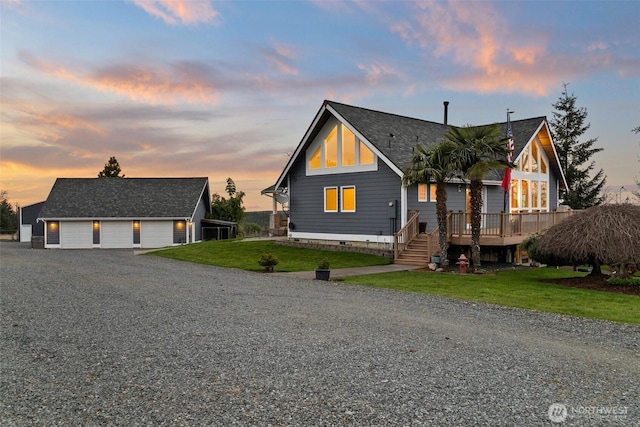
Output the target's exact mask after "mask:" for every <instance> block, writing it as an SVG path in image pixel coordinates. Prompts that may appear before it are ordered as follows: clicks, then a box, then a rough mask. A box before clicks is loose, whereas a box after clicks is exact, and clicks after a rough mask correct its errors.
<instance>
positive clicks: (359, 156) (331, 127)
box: [306, 119, 378, 175]
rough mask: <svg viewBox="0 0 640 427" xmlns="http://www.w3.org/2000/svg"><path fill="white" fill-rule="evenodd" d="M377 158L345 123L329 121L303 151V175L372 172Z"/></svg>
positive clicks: (376, 164) (375, 166)
mask: <svg viewBox="0 0 640 427" xmlns="http://www.w3.org/2000/svg"><path fill="white" fill-rule="evenodd" d="M377 168H378V158H377V156H376V155H375V154H374V152H373V150H372V149H371V148H370V147H368V146H367V144H366V143H365V142H364V141H362V140H360V139H359V138H358V137H357V135H356V134H355V133H354V132H353V131H352V130H351V129H350V128H349V127H348V126H347V125H345V124H343V123H341V122H339V121H338V120H336V119H333V120H329V121H328V122H327V124H326V125H325V126H324V128H323V129H322V131H321V132H320V133H319V134H318V136H317V137H316V138H315V140H314V141H313V143H311V145H309V147H308V148H307V150H306V174H307V175H326V174H336V173H349V172H364V171H374V170H377Z"/></svg>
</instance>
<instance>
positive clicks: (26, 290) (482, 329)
mask: <svg viewBox="0 0 640 427" xmlns="http://www.w3.org/2000/svg"><path fill="white" fill-rule="evenodd" d="M212 256H215V254H212ZM0 257H1V271H0V273H1V275H0V277H1V280H2V282H1V283H2V286H1V295H2V299H1V313H0V320H1V322H2V323H1V333H2V340H1V342H0V345H1V346H0V363H1V365H0V368H1V370H0V424H2V425H3V426H14V425H15V426H32V425H43V426H51V425H60V426H80V425H92V426H93V425H117V426H164V425H166V426H179V425H184V426H201V425H215V426H218V425H219V426H229V425H274V426H280V425H295V426H304V425H327V426H328V425H358V426H395V425H402V426H422V425H425V426H434V425H435V426H438V425H442V426H452V425H461V426H470V425H491V426H494V425H505V426H525V425H526V426H532V425H551V424H552V423H551V421H552V420H553V421H562V420H563V419H564V420H565V421H564V423H562V424H559V425H576V426H578V425H580V426H583V425H603V424H604V425H636V426H637V425H640V397H639V396H640V327H637V326H632V325H625V324H617V323H611V322H604V321H594V320H587V319H581V318H574V317H568V316H561V315H554V314H545V313H539V312H533V311H526V310H519V309H509V308H502V307H497V306H492V305H488V304H474V303H467V302H462V301H457V300H453V299H447V298H441V297H435V296H428V295H419V294H412V293H404V292H398V291H389V290H385V289H376V288H367V287H361V286H353V285H345V284H337V283H327V282H316V281H313V280H306V279H300V278H295V277H287V276H279V275H278V276H276V275H265V274H259V273H248V272H243V271H237V270H232V269H225V268H217V267H208V266H201V265H193V264H189V263H182V262H178V261H171V260H167V259H163V258H158V257H154V256H150V255H138V256H134V255H133V252H132V251H128V250H86V251H75V250H32V249H29V248H28V247H26V246H24V245H22V244H18V243H13V242H2V243H0ZM639 309H640V307H639ZM554 403H562V404H564V406H561V405H556V406H554V407H553V408H552V411H551V417H550V416H549V408H550V405H552V404H554ZM565 411H566V412H565Z"/></svg>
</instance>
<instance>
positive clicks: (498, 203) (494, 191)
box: [482, 185, 509, 213]
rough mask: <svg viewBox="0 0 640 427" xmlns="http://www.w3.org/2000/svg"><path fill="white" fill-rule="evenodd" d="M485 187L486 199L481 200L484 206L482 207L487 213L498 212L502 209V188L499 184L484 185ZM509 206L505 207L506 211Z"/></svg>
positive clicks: (503, 193)
mask: <svg viewBox="0 0 640 427" xmlns="http://www.w3.org/2000/svg"><path fill="white" fill-rule="evenodd" d="M485 188H486V189H487V199H486V200H483V201H482V202H483V203H484V205H485V206H486V209H484V211H485V212H487V213H499V212H503V211H504V195H505V192H504V189H503V188H502V187H501V186H499V185H488V186H485ZM508 211H509V207H507V212H508Z"/></svg>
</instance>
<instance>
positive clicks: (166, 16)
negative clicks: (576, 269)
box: [0, 0, 640, 211]
mask: <svg viewBox="0 0 640 427" xmlns="http://www.w3.org/2000/svg"><path fill="white" fill-rule="evenodd" d="M638 22H640V2H638V1H621V2H611V1H609V2H604V1H603V2H594V1H588V2H587V1H575V2H571V1H554V2H538V1H524V2H520V1H501V2H498V1H496V2H488V1H474V2H466V1H455V2H409V1H402V2H398V1H393V2H383V1H354V2H346V1H315V2H306V1H295V2H284V1H279V2H275V1H223V2H215V1H212V2H207V1H188V0H182V1H181V0H132V1H116V0H111V1H12V0H0V24H1V30H0V61H1V64H0V78H1V80H0V102H1V111H0V132H1V134H0V138H1V147H0V189H1V190H6V191H7V192H8V196H9V200H10V201H11V202H17V203H19V204H20V205H21V206H25V205H29V204H31V203H35V202H39V201H43V200H45V199H46V197H47V195H48V193H49V190H50V189H51V186H52V185H53V183H54V181H55V179H56V178H57V177H88V178H90V177H96V176H97V174H98V172H99V171H100V170H102V169H103V167H104V164H105V162H106V161H107V160H108V159H109V157H110V156H115V157H116V158H117V159H118V161H119V163H120V166H121V167H122V170H123V173H124V174H125V175H126V176H127V177H192V176H208V177H209V180H210V185H211V191H212V192H213V193H219V194H224V188H225V180H226V178H227V177H231V178H233V179H234V181H235V182H236V185H237V187H238V189H239V190H242V191H244V192H245V193H246V196H245V207H246V209H247V210H248V211H255V210H266V209H270V208H271V202H270V199H269V198H267V197H265V196H261V195H260V190H262V189H263V188H265V187H268V186H269V185H272V184H273V183H274V182H275V180H276V178H277V177H278V175H279V173H280V172H281V170H282V168H283V167H284V165H285V163H286V161H287V156H288V155H289V154H290V153H292V152H293V151H294V150H295V148H296V146H297V144H298V143H299V142H300V140H301V138H302V137H303V135H304V132H305V131H306V130H307V128H308V127H309V125H310V123H311V121H312V120H313V118H314V115H315V114H316V112H317V111H318V109H319V108H320V106H321V104H322V102H323V100H325V99H331V100H334V101H339V102H344V103H349V104H353V105H357V106H360V107H366V108H371V109H375V110H381V111H386V112H393V113H397V114H401V115H406V116H411V117H419V118H423V119H426V120H431V121H437V122H439V121H442V118H443V111H442V108H443V107H442V102H443V101H450V105H449V123H451V124H455V125H464V124H487V123H492V122H500V121H504V120H506V110H507V108H510V109H512V110H514V111H515V113H514V114H513V116H512V118H513V119H514V120H516V119H524V118H529V117H537V116H547V117H548V118H549V119H550V118H551V117H552V112H553V107H552V104H553V103H555V102H556V101H557V99H558V98H559V97H560V95H561V92H562V88H563V87H562V85H563V83H569V87H568V88H569V92H570V93H573V94H575V95H576V96H577V98H578V101H577V102H578V106H579V107H585V108H586V109H587V111H588V117H587V120H588V121H589V122H590V123H591V128H590V130H589V132H588V133H587V135H586V136H585V137H584V138H583V139H587V138H594V137H597V138H598V142H597V143H596V146H597V147H602V148H604V151H603V152H602V153H599V154H597V155H596V156H594V160H595V161H596V169H599V168H603V169H604V171H605V174H606V175H607V186H608V187H610V188H609V191H613V192H615V193H617V192H618V191H619V188H620V186H625V187H626V188H633V186H634V177H638V178H640V163H638V155H640V144H639V143H638V141H640V135H639V134H634V133H632V131H631V130H632V129H633V128H635V127H637V126H640V30H639V28H638V27H639V26H638ZM518 142H519V141H516V144H517V143H518Z"/></svg>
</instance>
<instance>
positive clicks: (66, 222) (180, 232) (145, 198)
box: [38, 178, 211, 249]
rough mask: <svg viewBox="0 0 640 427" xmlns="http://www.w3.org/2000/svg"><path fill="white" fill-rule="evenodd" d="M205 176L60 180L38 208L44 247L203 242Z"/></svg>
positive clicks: (206, 208) (207, 199)
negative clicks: (39, 208)
mask: <svg viewBox="0 0 640 427" xmlns="http://www.w3.org/2000/svg"><path fill="white" fill-rule="evenodd" d="M208 212H211V197H210V193H209V180H208V179H207V178H58V179H57V180H56V182H55V184H54V185H53V188H52V189H51V192H50V193H49V197H48V198H47V200H46V201H45V203H44V206H43V207H42V209H41V210H40V215H39V218H38V221H42V222H44V225H45V227H44V230H45V231H44V237H45V239H44V247H45V248H60V249H91V248H105V249H108V248H158V247H165V246H172V245H180V244H186V243H193V242H197V241H200V240H202V226H201V220H202V219H203V218H205V215H206V214H207V213H208Z"/></svg>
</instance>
